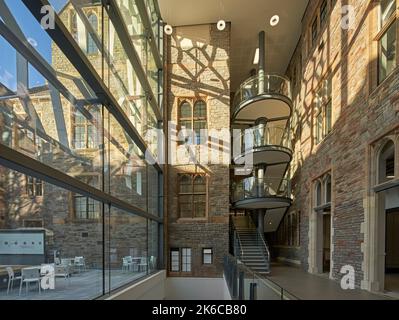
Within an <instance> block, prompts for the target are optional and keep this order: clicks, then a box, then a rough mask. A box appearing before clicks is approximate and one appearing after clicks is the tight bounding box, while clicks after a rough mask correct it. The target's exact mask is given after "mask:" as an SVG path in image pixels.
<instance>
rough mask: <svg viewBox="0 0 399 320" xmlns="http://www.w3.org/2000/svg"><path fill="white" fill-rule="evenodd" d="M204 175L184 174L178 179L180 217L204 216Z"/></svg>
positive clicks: (205, 189) (193, 217) (205, 192)
mask: <svg viewBox="0 0 399 320" xmlns="http://www.w3.org/2000/svg"><path fill="white" fill-rule="evenodd" d="M206 194H207V188H206V177H205V176H203V175H188V174H184V175H182V176H180V179H179V211H180V218H189V219H195V218H205V217H206Z"/></svg>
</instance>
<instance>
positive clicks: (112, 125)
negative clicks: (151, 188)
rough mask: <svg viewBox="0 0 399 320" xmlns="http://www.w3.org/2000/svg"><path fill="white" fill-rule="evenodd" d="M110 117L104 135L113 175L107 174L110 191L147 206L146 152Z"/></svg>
mask: <svg viewBox="0 0 399 320" xmlns="http://www.w3.org/2000/svg"><path fill="white" fill-rule="evenodd" d="M105 115H106V119H107V118H108V119H109V130H110V131H109V133H108V135H107V134H106V136H105V143H106V150H107V152H106V153H107V157H106V159H108V166H109V172H110V175H106V176H105V178H106V186H109V193H110V194H111V195H113V196H115V197H117V198H119V199H122V200H124V201H126V202H128V203H130V204H132V205H134V206H137V207H138V208H140V209H143V210H147V198H146V197H147V186H148V181H147V179H148V177H147V164H146V162H145V159H144V155H143V153H142V152H141V151H140V150H139V149H138V147H137V146H136V144H135V143H134V142H133V140H132V139H131V138H130V137H129V136H128V135H127V134H126V132H125V131H124V130H123V128H122V127H121V125H120V124H119V123H118V122H117V121H116V120H115V118H114V117H113V116H112V115H111V114H109V113H108V112H106V113H105Z"/></svg>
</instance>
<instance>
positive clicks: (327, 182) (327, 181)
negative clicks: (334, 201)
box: [324, 174, 331, 203]
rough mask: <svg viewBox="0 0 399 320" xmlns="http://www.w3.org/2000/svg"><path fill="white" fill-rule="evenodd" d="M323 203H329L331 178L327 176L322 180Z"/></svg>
mask: <svg viewBox="0 0 399 320" xmlns="http://www.w3.org/2000/svg"><path fill="white" fill-rule="evenodd" d="M324 193H325V203H331V176H330V175H329V174H328V175H327V176H326V178H325V179H324Z"/></svg>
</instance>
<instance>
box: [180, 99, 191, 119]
mask: <svg viewBox="0 0 399 320" xmlns="http://www.w3.org/2000/svg"><path fill="white" fill-rule="evenodd" d="M191 116H192V114H191V105H190V104H189V103H188V102H183V103H182V104H181V106H180V118H184V119H187V118H191ZM190 122H191V121H190Z"/></svg>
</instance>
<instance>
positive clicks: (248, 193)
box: [232, 177, 291, 210]
mask: <svg viewBox="0 0 399 320" xmlns="http://www.w3.org/2000/svg"><path fill="white" fill-rule="evenodd" d="M232 187H233V199H232V202H233V205H234V207H236V208H237V209H249V210H254V209H277V208H287V207H289V206H290V205H291V182H290V180H288V179H281V178H269V177H266V178H263V179H258V178H254V177H251V178H247V179H243V180H242V181H240V182H237V183H234V184H233V186H232Z"/></svg>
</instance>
